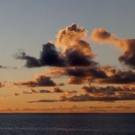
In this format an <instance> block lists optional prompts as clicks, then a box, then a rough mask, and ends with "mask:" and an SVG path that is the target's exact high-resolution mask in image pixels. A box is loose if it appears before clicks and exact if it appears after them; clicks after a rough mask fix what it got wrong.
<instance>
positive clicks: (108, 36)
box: [91, 28, 135, 69]
mask: <svg viewBox="0 0 135 135" xmlns="http://www.w3.org/2000/svg"><path fill="white" fill-rule="evenodd" d="M91 39H92V40H94V41H96V42H99V43H113V44H114V45H115V46H116V48H119V49H121V50H122V51H123V53H122V54H121V55H120V56H119V57H118V59H119V61H120V62H122V63H124V64H125V65H127V66H129V67H131V68H133V69H135V39H123V38H118V37H117V36H116V35H114V34H112V33H109V32H108V31H107V30H106V29H104V28H99V29H94V30H93V31H92V34H91Z"/></svg>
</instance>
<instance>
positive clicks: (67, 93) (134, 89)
mask: <svg viewBox="0 0 135 135" xmlns="http://www.w3.org/2000/svg"><path fill="white" fill-rule="evenodd" d="M134 5H135V0H67V1H66V0H1V1H0V112H47V113H49V112H62V113H65V112H70V113H72V112H81V113H82V112H86V113H87V112H92V113H93V112H99V113H100V112H103V113H106V112H135V26H134V25H135V8H134Z"/></svg>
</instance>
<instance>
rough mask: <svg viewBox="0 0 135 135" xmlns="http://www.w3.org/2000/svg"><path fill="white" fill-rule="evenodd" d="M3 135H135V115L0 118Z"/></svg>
mask: <svg viewBox="0 0 135 135" xmlns="http://www.w3.org/2000/svg"><path fill="white" fill-rule="evenodd" d="M0 135H135V114H100V113H96V114H0Z"/></svg>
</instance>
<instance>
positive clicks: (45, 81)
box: [14, 75, 57, 87]
mask: <svg viewBox="0 0 135 135" xmlns="http://www.w3.org/2000/svg"><path fill="white" fill-rule="evenodd" d="M14 84H15V85H23V86H28V87H52V86H57V84H56V83H55V82H54V81H53V80H51V79H50V77H48V76H43V75H40V76H37V77H36V78H35V80H28V81H22V82H21V81H20V82H15V83H14Z"/></svg>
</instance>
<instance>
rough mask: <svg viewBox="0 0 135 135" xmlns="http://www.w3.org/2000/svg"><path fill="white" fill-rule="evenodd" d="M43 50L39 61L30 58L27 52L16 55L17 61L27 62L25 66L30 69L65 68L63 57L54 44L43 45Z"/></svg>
mask: <svg viewBox="0 0 135 135" xmlns="http://www.w3.org/2000/svg"><path fill="white" fill-rule="evenodd" d="M42 49H43V50H42V51H41V53H40V58H39V59H37V58H35V57H32V56H28V55H26V54H25V52H20V53H19V54H16V55H15V58H16V59H22V60H26V64H25V66H26V67H28V68H32V67H41V66H64V60H63V58H62V56H61V55H60V54H59V53H58V52H57V51H56V48H55V46H54V44H52V43H49V42H48V43H47V44H44V45H43V48H42Z"/></svg>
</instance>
